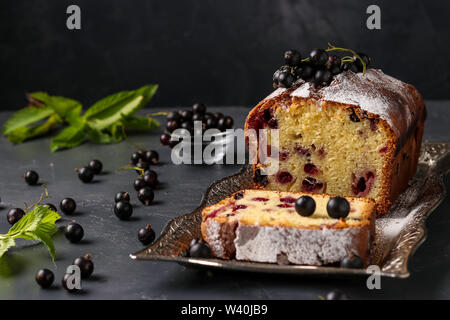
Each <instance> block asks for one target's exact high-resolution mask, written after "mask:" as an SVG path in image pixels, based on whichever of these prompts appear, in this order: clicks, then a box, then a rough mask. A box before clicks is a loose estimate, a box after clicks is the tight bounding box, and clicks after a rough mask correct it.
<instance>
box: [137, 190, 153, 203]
mask: <svg viewBox="0 0 450 320" xmlns="http://www.w3.org/2000/svg"><path fill="white" fill-rule="evenodd" d="M154 198H155V194H154V193H153V190H152V189H151V188H150V187H143V188H142V189H140V190H139V192H138V199H139V201H141V202H142V203H143V204H144V205H146V206H149V205H150V204H151V203H152V201H153V199H154Z"/></svg>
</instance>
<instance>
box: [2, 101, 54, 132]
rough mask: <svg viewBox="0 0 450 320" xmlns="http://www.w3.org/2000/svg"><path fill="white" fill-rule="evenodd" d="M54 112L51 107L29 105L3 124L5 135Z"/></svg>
mask: <svg viewBox="0 0 450 320" xmlns="http://www.w3.org/2000/svg"><path fill="white" fill-rule="evenodd" d="M53 113H54V111H53V109H52V108H49V107H46V106H44V107H27V108H24V109H21V110H19V111H17V112H16V113H14V114H13V115H12V116H11V117H10V118H9V119H8V121H6V123H5V124H4V125H3V130H2V133H3V135H8V134H9V133H11V132H12V131H14V130H16V129H19V128H22V127H25V126H28V125H30V124H33V123H35V122H38V121H41V120H43V119H45V118H47V117H49V116H51V115H52V114H53Z"/></svg>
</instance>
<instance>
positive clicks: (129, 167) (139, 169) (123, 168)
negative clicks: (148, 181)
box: [115, 166, 145, 177]
mask: <svg viewBox="0 0 450 320" xmlns="http://www.w3.org/2000/svg"><path fill="white" fill-rule="evenodd" d="M123 170H137V171H139V172H140V173H139V177H142V176H143V175H144V173H145V170H144V169H142V168H139V167H133V166H123V167H120V168H117V169H116V170H115V171H116V172H119V171H123Z"/></svg>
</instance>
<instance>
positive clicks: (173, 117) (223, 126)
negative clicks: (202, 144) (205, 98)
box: [160, 103, 234, 148]
mask: <svg viewBox="0 0 450 320" xmlns="http://www.w3.org/2000/svg"><path fill="white" fill-rule="evenodd" d="M194 121H201V123H202V132H194ZM233 124H234V121H233V118H232V117H230V116H225V115H224V114H223V113H221V112H216V113H211V112H206V106H205V105H204V104H203V103H196V104H194V105H193V106H192V110H178V111H171V112H169V113H168V114H167V124H166V132H165V133H163V134H162V135H161V138H160V141H161V144H162V145H164V146H169V147H170V148H173V147H174V146H175V145H177V143H178V142H179V141H173V140H171V134H172V132H174V131H175V130H176V129H185V130H187V131H189V133H190V134H191V135H193V134H203V132H204V131H205V130H207V129H218V130H220V131H225V130H227V129H231V128H233Z"/></svg>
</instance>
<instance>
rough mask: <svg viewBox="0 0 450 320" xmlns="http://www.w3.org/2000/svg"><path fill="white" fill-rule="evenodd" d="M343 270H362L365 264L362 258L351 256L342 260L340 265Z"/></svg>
mask: <svg viewBox="0 0 450 320" xmlns="http://www.w3.org/2000/svg"><path fill="white" fill-rule="evenodd" d="M340 267H341V268H351V269H361V268H363V267H364V262H363V261H362V259H361V258H360V257H358V256H357V255H354V254H350V255H348V256H346V257H345V258H344V259H342V261H341V263H340Z"/></svg>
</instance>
